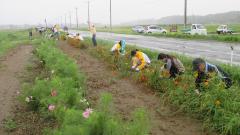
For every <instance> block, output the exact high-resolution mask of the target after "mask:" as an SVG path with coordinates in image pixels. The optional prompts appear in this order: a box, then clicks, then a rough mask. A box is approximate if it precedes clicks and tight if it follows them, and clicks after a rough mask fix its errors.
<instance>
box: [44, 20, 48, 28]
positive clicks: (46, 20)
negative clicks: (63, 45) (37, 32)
mask: <svg viewBox="0 0 240 135" xmlns="http://www.w3.org/2000/svg"><path fill="white" fill-rule="evenodd" d="M44 21H45V25H46V28H47V18H45V20H44Z"/></svg>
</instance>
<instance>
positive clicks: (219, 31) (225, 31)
mask: <svg viewBox="0 0 240 135" xmlns="http://www.w3.org/2000/svg"><path fill="white" fill-rule="evenodd" d="M232 33H233V30H232V29H231V28H229V27H228V26H227V25H220V26H219V27H218V28H217V34H232Z"/></svg>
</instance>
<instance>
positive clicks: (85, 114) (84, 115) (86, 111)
mask: <svg viewBox="0 0 240 135" xmlns="http://www.w3.org/2000/svg"><path fill="white" fill-rule="evenodd" d="M91 113H93V109H91V108H87V109H86V110H85V112H83V114H82V115H83V117H84V118H86V119H87V118H88V117H89V116H90V114H91Z"/></svg>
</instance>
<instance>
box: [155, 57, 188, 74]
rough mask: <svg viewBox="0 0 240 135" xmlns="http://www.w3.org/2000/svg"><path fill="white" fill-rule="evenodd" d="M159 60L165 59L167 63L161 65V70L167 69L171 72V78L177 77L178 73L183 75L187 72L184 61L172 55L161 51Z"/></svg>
mask: <svg viewBox="0 0 240 135" xmlns="http://www.w3.org/2000/svg"><path fill="white" fill-rule="evenodd" d="M158 60H161V61H163V62H164V63H165V64H164V65H163V67H161V70H163V69H165V70H166V71H167V72H168V73H169V74H170V77H169V78H176V76H177V75H181V74H183V73H184V72H185V67H184V66H183V64H182V62H181V61H180V60H179V59H178V58H176V57H174V56H171V55H168V54H164V53H160V54H159V55H158Z"/></svg>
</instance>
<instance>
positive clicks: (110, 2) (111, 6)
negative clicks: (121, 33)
mask: <svg viewBox="0 0 240 135" xmlns="http://www.w3.org/2000/svg"><path fill="white" fill-rule="evenodd" d="M110 30H111V31H112V0H110Z"/></svg>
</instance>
